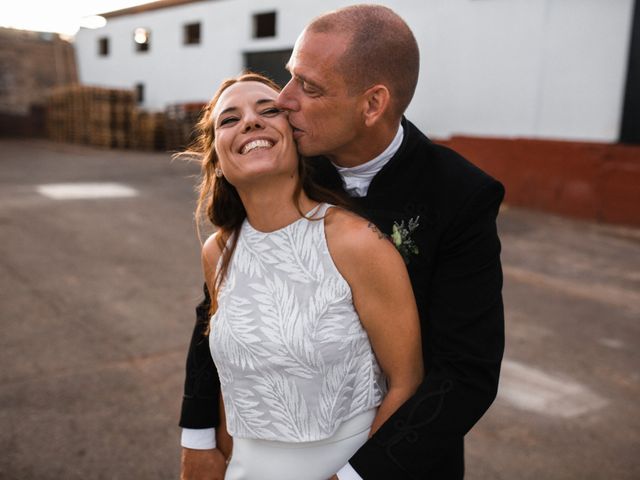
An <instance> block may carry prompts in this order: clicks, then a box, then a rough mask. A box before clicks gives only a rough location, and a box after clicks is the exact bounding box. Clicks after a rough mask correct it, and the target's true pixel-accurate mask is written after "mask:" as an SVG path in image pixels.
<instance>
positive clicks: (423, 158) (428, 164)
mask: <svg viewBox="0 0 640 480" xmlns="http://www.w3.org/2000/svg"><path fill="white" fill-rule="evenodd" d="M407 123H408V125H409V129H408V130H409V132H408V133H409V138H408V141H409V145H408V146H409V147H410V148H408V152H410V153H409V155H411V156H412V157H413V158H412V163H413V164H414V165H415V164H417V165H419V166H420V167H421V168H420V170H421V173H422V175H421V177H422V178H423V180H424V181H426V182H428V183H429V184H430V185H432V186H433V187H436V188H437V189H438V190H442V191H448V192H450V193H451V189H454V191H457V192H459V193H462V192H464V191H468V190H476V189H477V188H479V187H480V186H482V185H488V184H491V183H499V182H497V181H496V180H495V179H494V178H493V177H491V176H490V175H489V174H488V173H486V172H485V171H484V170H482V169H481V168H480V167H478V166H477V165H475V164H474V163H473V162H472V161H471V160H469V159H468V158H467V157H465V156H464V155H462V154H461V153H459V152H457V151H456V150H454V149H452V148H450V147H448V146H446V145H443V144H441V143H437V142H435V141H433V140H431V139H430V138H428V137H427V136H426V135H425V134H424V133H422V132H421V131H420V130H419V129H418V128H417V127H416V126H415V125H413V124H412V123H411V122H407Z"/></svg>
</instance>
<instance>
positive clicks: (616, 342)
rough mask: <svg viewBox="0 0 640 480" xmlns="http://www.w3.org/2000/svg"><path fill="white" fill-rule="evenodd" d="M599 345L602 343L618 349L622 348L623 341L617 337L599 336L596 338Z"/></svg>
mask: <svg viewBox="0 0 640 480" xmlns="http://www.w3.org/2000/svg"><path fill="white" fill-rule="evenodd" d="M598 343H599V344H600V345H604V346H605V347H609V348H614V349H616V350H619V349H621V348H624V342H623V341H622V340H618V339H617V338H601V339H599V340H598Z"/></svg>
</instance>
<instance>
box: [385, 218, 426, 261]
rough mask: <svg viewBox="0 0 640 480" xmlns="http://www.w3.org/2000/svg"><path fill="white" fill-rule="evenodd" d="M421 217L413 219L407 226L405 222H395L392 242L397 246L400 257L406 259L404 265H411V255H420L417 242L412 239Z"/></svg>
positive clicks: (392, 230)
mask: <svg viewBox="0 0 640 480" xmlns="http://www.w3.org/2000/svg"><path fill="white" fill-rule="evenodd" d="M419 222H420V217H419V216H418V217H416V218H411V219H409V222H408V223H407V225H405V224H404V220H402V221H401V222H400V223H398V222H393V227H392V229H391V241H392V242H393V244H394V245H395V246H396V248H397V249H398V251H399V252H400V255H402V258H403V259H404V263H406V264H407V265H408V264H409V260H410V257H411V255H418V254H419V253H420V250H419V249H418V246H417V245H416V242H415V241H414V240H413V238H411V234H412V233H413V231H414V230H415V229H416V228H418V226H419V225H420V223H419Z"/></svg>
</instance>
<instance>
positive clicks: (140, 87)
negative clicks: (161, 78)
mask: <svg viewBox="0 0 640 480" xmlns="http://www.w3.org/2000/svg"><path fill="white" fill-rule="evenodd" d="M136 102H138V104H140V103H142V102H144V83H136Z"/></svg>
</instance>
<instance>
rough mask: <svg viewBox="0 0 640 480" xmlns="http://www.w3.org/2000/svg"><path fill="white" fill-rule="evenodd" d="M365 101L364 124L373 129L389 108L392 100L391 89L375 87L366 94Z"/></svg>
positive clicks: (382, 86)
mask: <svg viewBox="0 0 640 480" xmlns="http://www.w3.org/2000/svg"><path fill="white" fill-rule="evenodd" d="M363 100H364V111H363V114H364V123H365V125H366V126H367V127H371V126H373V125H374V124H375V123H376V122H377V121H378V120H380V119H381V118H382V117H383V115H384V113H385V112H386V111H387V109H388V108H389V103H390V100H391V98H390V93H389V89H388V88H387V87H386V86H384V85H382V84H378V85H374V86H373V87H370V88H368V89H367V91H366V92H364V94H363Z"/></svg>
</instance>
